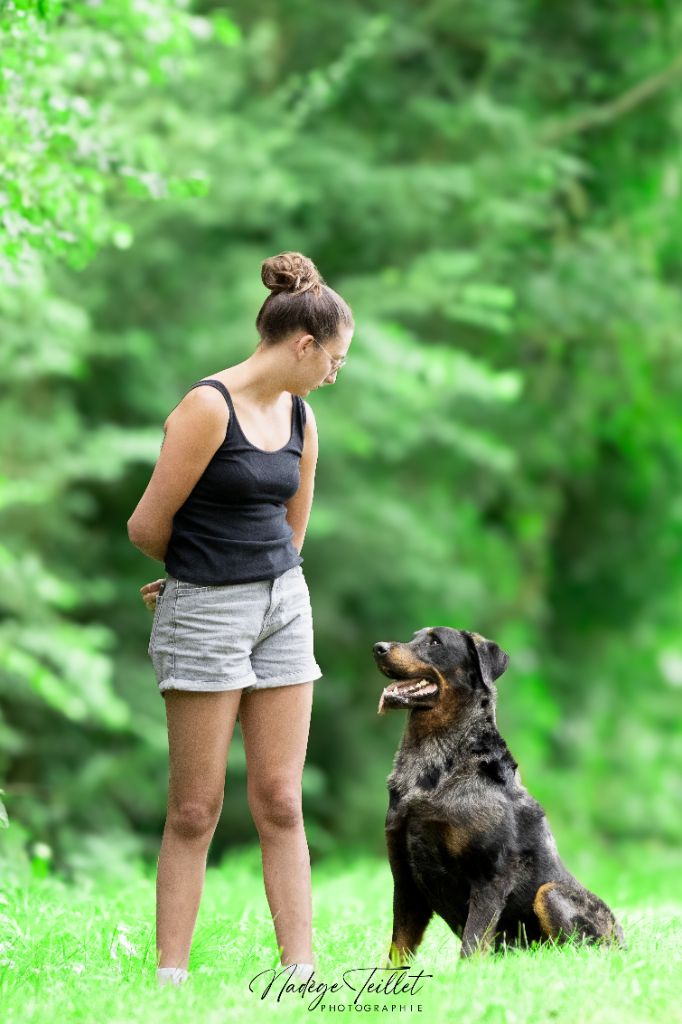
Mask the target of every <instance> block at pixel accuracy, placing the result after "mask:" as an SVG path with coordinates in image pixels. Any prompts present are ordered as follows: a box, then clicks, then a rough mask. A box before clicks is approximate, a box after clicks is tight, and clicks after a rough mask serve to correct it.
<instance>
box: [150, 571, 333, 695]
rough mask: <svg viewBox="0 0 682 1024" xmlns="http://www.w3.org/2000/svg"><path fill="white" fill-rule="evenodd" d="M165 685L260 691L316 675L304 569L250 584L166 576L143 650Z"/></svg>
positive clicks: (162, 688) (164, 687) (165, 687)
mask: <svg viewBox="0 0 682 1024" xmlns="http://www.w3.org/2000/svg"><path fill="white" fill-rule="evenodd" d="M147 653H148V655H149V657H150V658H151V660H152V664H153V666H154V672H155V674H156V678H157V681H158V684H159V690H160V691H161V693H162V694H163V693H164V692H165V691H166V690H195V691H207V690H208V691H211V692H215V691H217V690H241V689H244V690H261V689H265V688H267V687H271V686H288V685H290V684H294V683H307V682H310V681H311V680H314V679H319V678H320V676H321V675H322V669H321V668H320V666H319V665H318V664H317V662H316V661H315V655H314V653H313V617H312V609H311V606H310V594H309V593H308V584H307V583H306V579H305V576H304V575H303V569H302V568H301V566H300V565H295V566H293V568H291V569H287V571H286V572H284V573H282V575H281V576H278V577H277V578H276V579H272V580H255V581H254V582H251V583H226V584H217V585H214V584H211V585H205V584H203V583H188V582H186V581H183V580H178V579H176V578H175V577H174V576H168V577H167V578H166V579H165V580H164V582H163V583H162V584H161V589H160V590H159V594H158V596H157V599H156V608H155V609H154V619H153V622H152V628H151V635H150V637H149V647H148V650H147Z"/></svg>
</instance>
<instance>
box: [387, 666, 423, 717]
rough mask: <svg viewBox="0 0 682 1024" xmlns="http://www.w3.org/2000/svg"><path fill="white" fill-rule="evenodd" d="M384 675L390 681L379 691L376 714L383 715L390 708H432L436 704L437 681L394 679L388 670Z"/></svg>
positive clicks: (421, 678)
mask: <svg viewBox="0 0 682 1024" xmlns="http://www.w3.org/2000/svg"><path fill="white" fill-rule="evenodd" d="M382 671H383V670H382ZM385 675H387V676H389V678H391V679H392V681H391V682H390V683H389V684H388V686H385V687H384V689H383V691H382V693H381V697H380V698H379V707H378V708H377V714H378V715H383V714H384V713H385V712H386V711H388V710H390V709H391V708H432V707H434V705H435V704H436V699H437V697H438V683H435V682H434V681H433V680H432V679H424V678H423V677H420V678H418V679H396V678H394V677H391V676H390V673H388V672H386V673H385Z"/></svg>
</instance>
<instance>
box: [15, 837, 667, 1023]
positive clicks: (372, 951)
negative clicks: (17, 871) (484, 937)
mask: <svg viewBox="0 0 682 1024" xmlns="http://www.w3.org/2000/svg"><path fill="white" fill-rule="evenodd" d="M564 859H565V860H566V861H567V864H568V866H569V867H571V868H572V869H573V870H574V871H575V873H576V874H577V875H578V876H579V877H580V878H581V880H582V881H584V882H585V883H586V884H588V885H590V886H591V887H593V888H594V889H596V891H597V892H598V893H599V895H601V896H603V897H604V898H605V899H607V900H608V901H609V902H611V905H612V906H613V909H614V910H615V912H616V914H617V915H618V917H619V919H620V921H621V923H622V925H623V928H624V930H625V934H626V938H627V940H628V942H629V948H628V949H627V950H626V951H609V950H603V949H595V948H588V947H573V948H571V947H568V948H567V947H563V948H542V949H534V950H530V951H509V952H507V953H506V954H505V953H501V954H495V955H492V956H488V957H478V958H474V959H472V960H470V961H460V960H459V959H458V953H459V942H458V940H457V939H456V938H455V936H454V935H453V934H452V933H451V932H450V930H449V929H448V928H447V926H446V925H445V923H444V922H443V921H442V920H441V919H440V918H434V919H433V921H432V923H431V925H430V926H429V928H428V930H427V933H426V936H425V939H424V942H423V944H422V945H421V947H420V948H419V950H418V954H417V956H416V958H415V960H414V963H413V964H412V965H411V966H410V968H409V969H408V971H407V972H404V973H407V974H410V975H412V977H411V978H410V979H409V980H406V981H403V984H404V985H405V986H409V987H411V988H412V991H407V992H403V993H399V992H398V993H393V994H375V993H370V992H368V991H365V993H364V994H363V995H362V996H360V997H359V998H357V1001H356V1003H354V1000H355V999H356V996H357V995H358V992H357V991H353V990H352V989H351V988H350V987H348V986H347V985H345V984H344V972H351V973H348V974H347V975H346V978H347V979H348V981H350V982H352V984H353V985H355V986H356V987H357V989H359V988H360V987H361V986H362V984H364V983H365V982H372V981H373V982H375V983H379V982H380V981H381V982H384V983H385V981H386V979H387V978H388V972H385V971H377V972H376V974H375V975H374V977H372V976H371V968H372V967H374V966H375V965H377V964H380V963H381V961H382V958H383V955H384V954H385V953H386V951H387V948H388V940H389V938H390V930H391V898H392V881H391V876H390V870H389V868H388V863H387V862H386V861H384V860H370V859H367V858H362V857H353V856H352V855H351V854H347V855H345V856H343V857H342V856H339V857H338V858H337V859H334V860H333V861H332V860H326V861H324V862H323V863H322V864H320V865H316V866H315V867H314V869H313V906H314V932H315V955H316V958H317V972H316V976H315V977H314V978H313V980H312V982H311V983H309V984H308V988H307V991H306V992H305V993H302V992H293V991H288V992H287V991H286V990H284V991H283V979H280V980H279V982H277V981H275V982H274V984H273V985H272V986H271V988H270V991H269V992H268V994H267V995H265V996H264V998H261V997H262V996H263V992H264V989H265V986H266V984H267V980H269V976H266V975H265V974H264V975H262V977H261V979H260V981H259V982H258V983H257V984H255V986H254V991H253V992H251V991H249V983H250V982H251V980H252V979H253V978H254V977H255V976H256V975H257V974H258V973H259V972H262V971H268V970H269V969H270V968H272V967H274V966H275V965H278V958H277V951H276V946H275V939H274V931H273V927H272V921H271V919H270V915H269V911H268V906H267V902H266V900H265V894H264V891H263V885H262V876H261V869H260V851H259V850H258V848H257V847H256V848H249V849H243V850H240V851H237V852H235V853H233V854H231V855H230V856H229V857H228V858H226V859H225V860H224V861H223V863H222V865H221V866H220V867H219V868H209V870H208V873H207V878H206V886H205V889H204V895H203V900H202V904H201V909H200V912H199V919H198V922H197V928H196V931H195V937H194V944H193V947H192V956H191V959H190V971H191V977H190V980H189V981H188V982H187V983H186V984H185V985H184V986H182V987H181V988H172V987H170V986H169V987H167V988H164V989H158V987H157V985H156V979H155V964H154V954H155V949H154V874H153V872H148V873H147V874H146V875H142V874H139V875H138V876H137V877H135V878H131V879H129V880H127V881H125V882H124V881H121V880H118V881H117V880H114V879H112V878H111V877H109V876H106V875H100V876H97V877H88V878H86V879H85V878H84V879H83V881H82V882H81V884H80V885H79V886H78V887H75V886H72V885H68V884H66V883H64V882H62V881H60V880H58V879H55V878H54V877H52V876H48V877H46V878H44V879H39V878H35V879H33V880H31V881H30V882H29V881H27V880H26V879H25V878H22V879H21V880H18V879H16V880H15V881H8V879H7V878H5V879H4V882H3V883H0V1007H1V1008H2V1009H1V1019H2V1021H3V1024H6V1022H10V1021H16V1022H17V1024H19V1022H21V1024H23V1022H25V1021H41V1022H42V1021H45V1024H47V1022H48V1021H49V1022H50V1024H53V1022H54V1021H60V1022H62V1021H68V1022H72V1021H81V1020H82V1021H98V1022H99V1021H101V1022H103V1024H104V1022H106V1024H118V1022H121V1024H122V1022H126V1024H130V1022H135V1021H138V1020H139V1021H142V1020H152V1021H165V1020H168V1021H182V1022H187V1021H190V1022H194V1021H197V1022H199V1021H201V1022H202V1024H212V1022H218V1021H227V1020H229V1021H233V1020H245V1021H246V1020H249V1021H250V1020H253V1019H257V1020H260V1019H262V1020H266V1019H267V1020H269V1021H271V1020H272V1019H274V1017H275V1016H276V1018H277V1019H278V1020H283V1021H289V1020H301V1019H303V1018H305V1019H310V1017H311V1016H312V1015H315V1016H317V1017H321V1018H322V1019H332V1020H338V1019H339V1018H342V1019H348V1018H361V1019H363V1020H368V1019H378V1020H383V1021H387V1020H393V1019H394V1018H395V1019H397V1018H400V1019H402V1020H405V1019H410V1020H423V1021H426V1020H427V1019H428V1021H429V1024H431V1022H433V1021H437V1022H440V1021H443V1022H445V1021H448V1022H450V1021H466V1022H475V1021H481V1022H483V1021H485V1022H486V1024H487V1022H490V1024H497V1022H500V1024H502V1022H509V1024H515V1022H519V1024H526V1022H535V1021H537V1022H538V1024H540V1022H545V1021H566V1022H569V1021H570V1022H572V1024H577V1022H579V1021H586V1022H587V1021H589V1022H590V1024H592V1022H595V1021H598V1022H613V1024H627V1022H632V1024H645V1022H648V1021H651V1022H654V1021H655V1022H656V1024H661V1022H666V1024H669V1022H673V1021H681V1020H682V1008H681V1007H682V983H681V981H680V975H681V973H682V972H681V971H680V966H681V965H680V949H681V947H682V923H681V922H680V911H681V910H682V900H680V899H679V898H678V897H679V892H680V883H679V863H678V862H676V861H675V860H674V858H673V857H672V856H669V857H668V858H667V859H665V858H663V859H661V857H660V855H657V856H656V857H654V855H653V854H647V852H646V851H642V850H636V849H632V850H629V851H627V853H624V854H623V853H619V854H618V855H617V856H616V855H613V857H612V859H610V860H609V859H608V858H604V857H602V858H600V859H595V858H594V852H593V851H592V853H591V854H590V855H589V856H588V855H587V854H586V855H585V857H584V858H583V860H584V863H583V864H582V865H581V864H580V863H576V859H577V860H578V861H580V856H578V857H577V858H576V857H573V858H570V859H569V858H567V857H565V858H564ZM581 867H582V868H583V870H582V871H581V870H580V868H581ZM419 971H421V972H423V975H422V977H421V979H420V980H415V979H414V975H416V974H417V973H418V972H419ZM335 983H336V984H337V985H338V986H342V987H341V988H339V989H338V990H337V991H329V990H327V991H326V992H325V991H324V989H323V988H320V987H319V986H323V985H326V986H328V989H331V986H332V985H333V984H335ZM331 1006H334V1007H336V1008H335V1009H331ZM341 1007H343V1009H341ZM384 1007H387V1009H384Z"/></svg>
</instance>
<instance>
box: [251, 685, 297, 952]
mask: <svg viewBox="0 0 682 1024" xmlns="http://www.w3.org/2000/svg"><path fill="white" fill-rule="evenodd" d="M312 702H313V683H312V682H310V683H299V684H296V685H293V686H276V687H272V688H271V689H265V690H250V691H246V692H244V693H243V694H242V699H241V704H240V707H239V724H240V726H241V730H242V736H243V738H244V750H245V752H246V765H247V772H248V783H247V794H248V800H249V808H250V810H251V814H252V816H253V821H254V824H255V826H256V828H257V830H258V835H259V837H260V845H261V855H262V860H263V879H264V882H265V893H266V896H267V900H268V905H269V907H270V913H271V914H272V917H273V921H274V925H275V935H276V936H277V943H278V946H279V947H280V948H281V959H282V963H283V964H289V963H307V964H312V963H314V961H313V956H312V896H311V889H310V854H309V852H308V843H307V841H306V836H305V831H304V828H303V813H302V807H301V777H302V774H303V764H304V762H305V755H306V749H307V746H308V733H309V729H310V713H311V708H312Z"/></svg>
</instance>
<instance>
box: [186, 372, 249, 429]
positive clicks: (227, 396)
mask: <svg viewBox="0 0 682 1024" xmlns="http://www.w3.org/2000/svg"><path fill="white" fill-rule="evenodd" d="M202 384H209V385H210V386H211V387H212V388H217V390H218V391H220V393H221V394H222V396H223V398H224V399H225V401H226V402H227V405H228V407H229V410H230V418H231V419H234V420H236V419H237V417H236V416H235V415H234V406H233V405H232V399H231V398H230V392H229V391H228V390H227V388H226V387H225V385H224V384H223V382H222V381H221V380H216V379H215V378H214V377H209V378H208V379H207V380H198V381H197V382H196V384H192V387H191V388H190V389H189V390H190V391H192V390H193V389H194V388H198V387H200V386H201V385H202Z"/></svg>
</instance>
